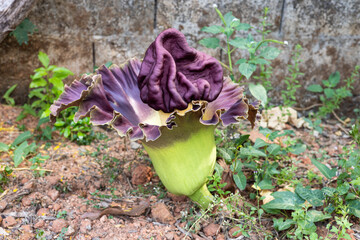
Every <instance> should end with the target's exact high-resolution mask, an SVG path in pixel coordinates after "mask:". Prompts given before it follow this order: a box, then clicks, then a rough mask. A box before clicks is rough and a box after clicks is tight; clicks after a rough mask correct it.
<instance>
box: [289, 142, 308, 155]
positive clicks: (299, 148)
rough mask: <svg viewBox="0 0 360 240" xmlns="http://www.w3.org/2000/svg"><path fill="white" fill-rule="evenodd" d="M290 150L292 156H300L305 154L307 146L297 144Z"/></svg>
mask: <svg viewBox="0 0 360 240" xmlns="http://www.w3.org/2000/svg"><path fill="white" fill-rule="evenodd" d="M289 150H290V152H291V153H292V154H295V155H299V154H301V153H303V152H305V150H306V145H305V144H296V145H295V146H291V147H290V148H289Z"/></svg>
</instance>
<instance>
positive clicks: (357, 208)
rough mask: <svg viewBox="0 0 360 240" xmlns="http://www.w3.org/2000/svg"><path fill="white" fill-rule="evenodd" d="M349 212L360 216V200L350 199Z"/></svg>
mask: <svg viewBox="0 0 360 240" xmlns="http://www.w3.org/2000/svg"><path fill="white" fill-rule="evenodd" d="M347 203H348V206H349V213H350V214H352V215H354V216H356V217H358V218H360V200H351V201H348V202H347Z"/></svg>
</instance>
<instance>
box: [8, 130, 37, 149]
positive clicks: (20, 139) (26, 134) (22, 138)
mask: <svg viewBox="0 0 360 240" xmlns="http://www.w3.org/2000/svg"><path fill="white" fill-rule="evenodd" d="M31 137H32V134H31V132H30V131H26V132H23V133H22V134H20V135H19V136H18V137H17V138H16V139H15V140H14V142H13V143H12V144H11V146H12V147H15V146H17V145H19V144H20V143H22V142H24V141H26V140H27V139H29V138H31Z"/></svg>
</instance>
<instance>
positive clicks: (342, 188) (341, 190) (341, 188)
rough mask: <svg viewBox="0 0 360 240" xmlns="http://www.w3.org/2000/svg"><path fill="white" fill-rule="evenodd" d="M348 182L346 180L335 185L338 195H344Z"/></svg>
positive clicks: (348, 186)
mask: <svg viewBox="0 0 360 240" xmlns="http://www.w3.org/2000/svg"><path fill="white" fill-rule="evenodd" d="M349 189H350V184H349V183H348V182H344V183H342V184H340V185H338V186H337V187H336V191H337V192H338V194H339V195H344V194H346V193H348V192H349Z"/></svg>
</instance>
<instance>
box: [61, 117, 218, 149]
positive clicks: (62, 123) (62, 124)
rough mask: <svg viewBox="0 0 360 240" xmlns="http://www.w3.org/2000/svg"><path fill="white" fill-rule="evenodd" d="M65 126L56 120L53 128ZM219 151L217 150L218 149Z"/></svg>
mask: <svg viewBox="0 0 360 240" xmlns="http://www.w3.org/2000/svg"><path fill="white" fill-rule="evenodd" d="M64 125H65V122H64V121H60V120H58V121H56V122H55V123H54V126H55V127H62V126H64ZM218 150H219V149H218Z"/></svg>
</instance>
